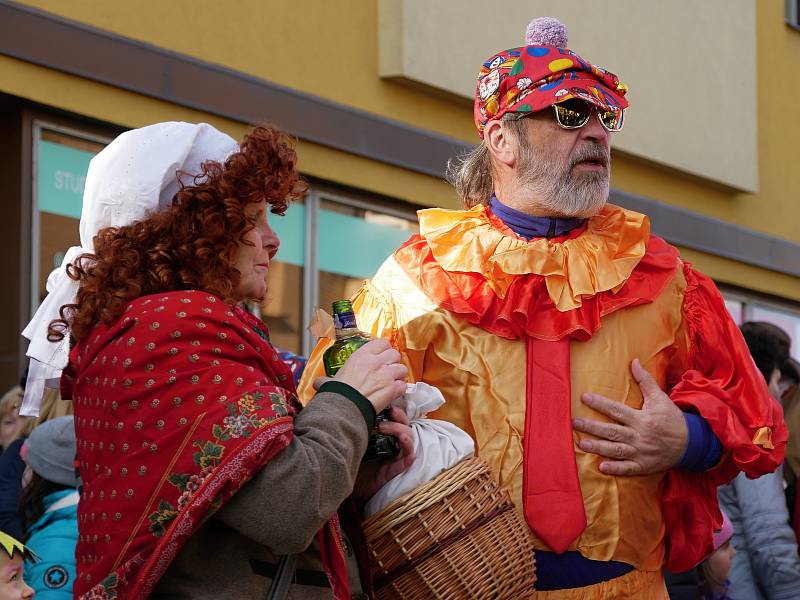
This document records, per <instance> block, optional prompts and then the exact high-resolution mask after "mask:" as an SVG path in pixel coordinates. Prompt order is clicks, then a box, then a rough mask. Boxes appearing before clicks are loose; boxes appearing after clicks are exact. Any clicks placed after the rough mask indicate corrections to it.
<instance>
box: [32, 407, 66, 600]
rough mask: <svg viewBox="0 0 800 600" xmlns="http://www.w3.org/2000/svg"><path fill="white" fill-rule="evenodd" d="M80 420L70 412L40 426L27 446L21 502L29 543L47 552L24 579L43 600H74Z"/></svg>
mask: <svg viewBox="0 0 800 600" xmlns="http://www.w3.org/2000/svg"><path fill="white" fill-rule="evenodd" d="M75 449H76V445H75V424H74V422H73V418H72V417H71V416H65V417H58V418H57V419H53V420H51V421H47V422H45V423H42V424H41V425H39V426H37V427H36V428H35V429H34V430H33V431H32V432H31V435H30V437H28V439H27V440H26V442H25V444H24V446H23V448H22V453H21V454H22V458H23V460H24V461H25V463H26V464H27V468H26V469H25V474H24V475H23V486H24V488H23V491H22V498H21V502H20V512H21V516H22V525H23V529H24V531H25V535H26V536H27V544H28V546H29V547H30V548H31V550H33V551H34V552H36V553H37V554H38V555H39V556H41V557H42V560H41V561H40V562H39V563H38V564H36V565H26V567H25V580H26V581H28V583H30V584H31V586H33V588H34V590H36V597H37V598H39V599H40V600H61V599H63V600H70V599H71V598H72V586H73V584H74V581H75V546H76V545H77V543H78V490H77V489H76V488H77V487H78V480H77V478H76V477H75V467H74V463H75Z"/></svg>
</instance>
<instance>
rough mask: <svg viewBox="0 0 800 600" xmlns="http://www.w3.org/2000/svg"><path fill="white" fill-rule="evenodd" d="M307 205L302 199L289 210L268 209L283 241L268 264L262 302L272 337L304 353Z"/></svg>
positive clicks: (283, 346) (282, 347)
mask: <svg viewBox="0 0 800 600" xmlns="http://www.w3.org/2000/svg"><path fill="white" fill-rule="evenodd" d="M305 219H306V207H305V203H303V202H302V201H300V202H297V203H294V204H292V205H291V206H289V208H288V210H287V211H286V214H285V215H283V216H281V215H274V214H272V213H269V214H268V215H267V220H268V222H269V225H270V227H272V229H273V231H275V233H276V234H277V235H278V238H279V239H280V240H281V245H280V247H279V248H278V254H276V255H275V260H273V261H272V262H271V263H270V265H269V287H268V289H267V296H266V298H264V301H263V302H262V303H261V318H262V319H264V322H266V324H267V326H268V327H269V335H270V341H271V342H272V343H273V344H274V345H275V346H277V347H278V348H279V349H280V350H288V351H289V352H293V353H295V354H300V353H302V344H303V328H304V327H305V325H304V323H303V320H304V319H303V298H304V295H303V268H304V267H303V265H304V254H305Z"/></svg>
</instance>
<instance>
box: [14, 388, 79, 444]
mask: <svg viewBox="0 0 800 600" xmlns="http://www.w3.org/2000/svg"><path fill="white" fill-rule="evenodd" d="M71 414H72V400H62V399H61V393H60V392H59V391H58V390H56V389H53V388H45V390H44V394H42V404H41V405H40V406H39V416H38V417H20V419H23V421H22V423H21V424H20V426H19V428H18V429H17V437H18V438H20V437H27V436H29V435H30V434H31V431H33V430H34V428H35V427H36V426H37V425H41V424H42V423H44V422H45V421H49V420H50V419H55V418H57V417H63V416H66V415H71Z"/></svg>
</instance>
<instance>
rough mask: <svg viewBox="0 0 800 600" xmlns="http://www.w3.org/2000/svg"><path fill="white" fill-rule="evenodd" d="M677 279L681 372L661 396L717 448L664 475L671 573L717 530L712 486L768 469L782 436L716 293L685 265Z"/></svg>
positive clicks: (704, 547)
mask: <svg viewBox="0 0 800 600" xmlns="http://www.w3.org/2000/svg"><path fill="white" fill-rule="evenodd" d="M684 274H685V275H686V281H687V284H688V286H687V289H686V293H685V297H684V307H683V308H684V318H685V322H686V325H687V328H688V334H689V344H690V350H689V358H688V361H689V364H688V367H689V368H688V369H686V370H685V371H683V373H682V374H681V375H680V378H679V380H678V381H677V382H676V383H675V384H674V385H673V386H672V388H671V390H670V392H669V395H670V397H671V398H672V400H673V401H674V402H675V404H677V405H678V406H679V407H680V408H681V409H682V410H685V411H692V412H696V413H698V414H700V415H701V416H702V417H703V418H704V419H705V420H706V421H707V422H708V424H709V425H710V426H711V429H712V430H713V432H714V433H715V434H716V436H717V437H718V438H719V440H720V442H721V443H722V445H723V447H724V449H725V450H724V453H723V457H722V460H721V461H720V463H719V464H718V465H717V466H716V467H714V468H713V469H711V470H709V471H706V472H705V473H692V472H688V471H684V470H680V469H673V470H671V471H670V472H668V473H667V477H666V479H665V483H664V488H663V491H662V501H663V509H664V521H665V526H666V539H667V568H668V569H670V570H671V571H675V572H680V571H686V570H688V569H690V568H692V567H694V566H695V565H697V564H698V563H699V562H700V561H702V560H703V559H704V558H705V557H706V556H708V555H709V554H710V553H711V552H712V550H713V531H714V530H716V529H719V528H720V527H721V526H722V514H721V513H720V511H719V503H718V500H717V486H718V485H722V484H725V483H728V482H729V481H730V480H731V479H733V477H735V476H736V474H737V473H738V472H739V471H744V472H745V473H746V474H747V475H748V476H749V477H758V476H760V475H763V474H764V473H769V472H772V471H774V470H775V469H776V468H778V466H779V465H780V464H781V462H782V461H783V456H784V452H785V448H786V442H787V439H788V431H787V428H786V425H785V423H784V421H783V411H782V409H781V406H780V404H778V402H777V401H775V400H774V399H773V398H772V397H771V396H770V395H769V392H768V391H767V385H766V382H765V381H764V378H763V376H762V375H761V373H760V372H759V371H758V369H757V368H756V366H755V363H754V362H753V359H752V358H751V357H750V353H749V351H748V349H747V345H746V344H745V342H744V339H743V337H742V335H741V333H740V332H739V328H738V327H737V326H736V324H735V323H734V322H733V319H731V318H730V316H729V314H728V311H727V309H726V307H725V302H724V300H723V299H722V295H721V294H720V293H719V290H717V288H716V286H715V285H714V283H713V282H712V281H711V280H710V279H709V278H708V277H706V276H704V275H702V274H700V273H698V272H696V271H694V270H693V269H691V267H690V266H688V265H687V266H686V267H685V268H684Z"/></svg>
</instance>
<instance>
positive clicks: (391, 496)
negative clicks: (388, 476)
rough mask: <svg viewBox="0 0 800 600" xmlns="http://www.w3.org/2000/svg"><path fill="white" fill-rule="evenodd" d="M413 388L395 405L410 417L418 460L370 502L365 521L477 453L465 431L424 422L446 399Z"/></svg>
mask: <svg viewBox="0 0 800 600" xmlns="http://www.w3.org/2000/svg"><path fill="white" fill-rule="evenodd" d="M414 385H415V386H416V390H415V391H411V390H409V391H408V392H406V394H405V395H403V396H401V397H400V398H398V399H397V400H395V401H394V402H392V405H393V406H396V407H398V408H400V409H401V410H403V411H405V413H406V414H407V415H408V419H409V421H410V422H411V431H412V432H413V435H414V453H415V454H416V455H417V458H416V459H415V460H414V463H413V464H412V465H411V466H410V467H409V468H408V470H407V471H405V472H403V473H401V474H400V475H398V476H397V477H395V478H393V479H392V480H391V481H389V482H388V483H387V484H386V485H384V486H383V487H382V488H381V489H379V490H378V491H377V492H376V493H375V495H374V496H372V498H370V500H369V502H367V505H366V506H365V507H364V516H365V517H371V516H372V515H374V514H376V513H379V512H380V511H382V510H383V509H384V508H386V507H387V506H388V505H389V504H390V503H391V502H392V501H393V500H395V499H397V498H399V497H400V496H402V495H404V494H407V493H408V492H410V491H412V490H414V489H416V488H418V487H419V486H421V485H423V484H425V483H427V482H428V481H430V480H431V479H433V478H434V477H436V476H437V475H439V473H441V472H442V471H446V470H447V469H449V468H450V467H453V466H455V465H456V464H458V463H459V462H461V461H462V460H463V459H465V458H469V457H470V456H472V455H473V454H474V453H475V443H474V442H473V441H472V438H471V437H469V435H468V434H467V433H466V432H465V431H463V430H462V429H459V428H458V427H456V426H455V425H453V424H452V423H448V422H447V421H439V420H437V419H427V418H425V415H427V414H428V413H429V412H433V411H434V410H436V409H437V408H439V407H440V406H441V405H442V404H444V396H442V393H441V392H440V391H439V389H438V388H435V387H433V386H431V385H428V384H427V383H423V382H419V383H417V384H414ZM409 387H410V388H413V386H409Z"/></svg>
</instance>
